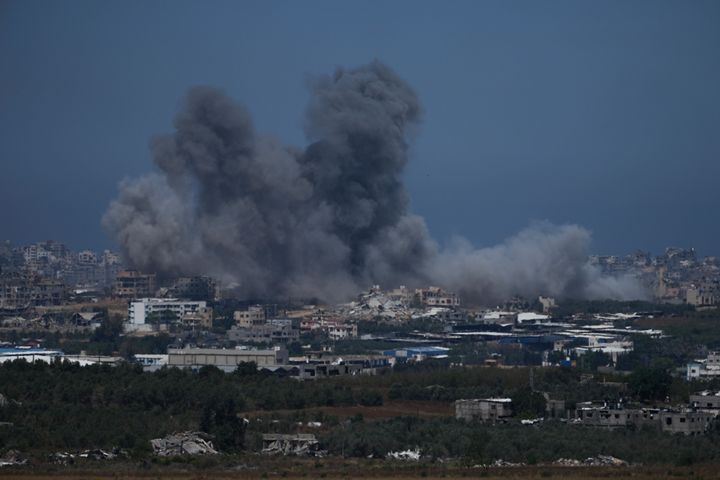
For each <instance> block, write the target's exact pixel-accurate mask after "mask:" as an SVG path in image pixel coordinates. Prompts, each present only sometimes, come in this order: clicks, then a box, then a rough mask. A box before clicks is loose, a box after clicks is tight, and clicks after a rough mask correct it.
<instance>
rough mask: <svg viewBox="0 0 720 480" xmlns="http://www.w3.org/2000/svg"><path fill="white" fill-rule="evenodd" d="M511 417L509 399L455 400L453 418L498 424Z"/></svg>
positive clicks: (510, 401) (510, 402) (510, 400)
mask: <svg viewBox="0 0 720 480" xmlns="http://www.w3.org/2000/svg"><path fill="white" fill-rule="evenodd" d="M511 416H512V399H510V398H473V399H462V400H455V418H456V419H458V420H467V421H471V420H480V421H483V422H498V421H502V420H504V419H506V418H508V417H511Z"/></svg>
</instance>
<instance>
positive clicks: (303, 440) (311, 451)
mask: <svg viewBox="0 0 720 480" xmlns="http://www.w3.org/2000/svg"><path fill="white" fill-rule="evenodd" d="M262 453H264V454H266V455H278V454H280V455H297V456H302V455H310V456H316V457H317V456H323V455H324V453H325V452H324V451H321V450H320V442H318V441H317V439H316V438H315V435H313V434H311V433H297V434H281V433H266V434H265V435H263V449H262Z"/></svg>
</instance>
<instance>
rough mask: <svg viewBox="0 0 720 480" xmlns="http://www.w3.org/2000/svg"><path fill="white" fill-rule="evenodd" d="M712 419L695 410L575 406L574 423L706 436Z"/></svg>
mask: <svg viewBox="0 0 720 480" xmlns="http://www.w3.org/2000/svg"><path fill="white" fill-rule="evenodd" d="M714 418H715V414H714V413H710V412H706V411H702V410H698V409H696V408H692V407H690V408H685V407H682V408H671V409H657V408H625V407H624V406H623V405H622V404H617V405H608V404H602V405H593V404H592V403H591V402H587V403H582V404H578V406H577V410H576V422H577V423H580V424H582V425H585V426H588V427H602V428H611V429H613V428H630V427H632V428H641V427H652V428H658V429H660V430H661V431H663V432H666V433H673V434H675V433H680V434H683V435H699V434H703V433H705V432H706V431H707V430H708V429H709V428H710V425H711V424H712V421H713V419H714Z"/></svg>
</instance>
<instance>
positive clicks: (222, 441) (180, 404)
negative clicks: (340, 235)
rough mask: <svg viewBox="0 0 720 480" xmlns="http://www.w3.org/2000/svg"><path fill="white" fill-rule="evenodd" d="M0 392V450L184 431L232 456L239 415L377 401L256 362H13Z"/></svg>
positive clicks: (239, 440)
mask: <svg viewBox="0 0 720 480" xmlns="http://www.w3.org/2000/svg"><path fill="white" fill-rule="evenodd" d="M0 389H1V391H0V393H2V394H3V395H4V396H5V397H6V398H7V399H9V402H8V404H7V405H6V406H5V407H0V422H9V423H11V424H12V426H3V427H2V428H0V451H2V450H5V449H8V448H16V449H19V450H28V449H30V450H34V449H47V450H52V449H67V448H70V449H72V448H110V447H122V448H126V449H130V450H133V451H135V452H136V453H137V454H142V453H144V452H146V451H147V449H148V448H149V444H148V441H149V440H150V439H151V438H156V437H160V436H163V435H166V434H168V433H172V432H175V431H180V430H186V429H202V430H204V431H206V432H207V433H210V434H211V435H214V436H215V437H216V440H215V441H216V445H217V446H218V447H219V448H220V449H221V450H224V451H237V450H241V449H242V448H243V438H244V437H243V426H242V419H241V417H240V416H239V414H240V413H241V412H243V411H249V410H255V409H260V410H275V409H300V408H305V407H311V406H325V405H356V404H368V403H369V404H377V403H382V397H380V399H379V400H378V397H377V395H376V394H375V395H373V394H372V392H370V393H368V392H360V391H357V392H356V391H353V389H352V388H350V386H348V385H343V384H340V383H337V382H307V383H300V382H297V381H296V380H293V379H281V378H277V377H274V376H270V375H262V374H259V373H257V370H256V368H255V366H254V365H253V364H250V365H244V366H242V368H239V369H238V371H237V372H235V373H232V374H226V373H224V372H222V371H220V370H218V369H217V368H214V367H205V368H202V369H200V370H199V371H198V372H192V371H189V370H179V369H162V370H159V371H157V372H152V373H150V372H143V371H142V369H141V368H140V367H138V366H133V365H121V366H118V367H109V366H89V367H79V366H77V365H73V364H69V363H58V364H53V365H47V364H44V363H41V362H36V363H35V364H29V363H26V362H24V361H17V362H12V363H6V364H3V365H2V366H0Z"/></svg>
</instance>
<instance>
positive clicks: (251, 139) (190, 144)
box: [103, 61, 642, 301]
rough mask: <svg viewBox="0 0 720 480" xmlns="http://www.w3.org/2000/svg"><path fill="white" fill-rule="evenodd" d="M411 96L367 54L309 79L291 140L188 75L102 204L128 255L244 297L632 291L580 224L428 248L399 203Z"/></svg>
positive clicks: (416, 221) (414, 114)
mask: <svg viewBox="0 0 720 480" xmlns="http://www.w3.org/2000/svg"><path fill="white" fill-rule="evenodd" d="M421 115H422V108H421V106H420V103H419V101H418V98H417V95H416V94H415V92H414V91H413V90H412V88H411V87H410V86H409V85H408V84H407V83H406V82H405V81H403V80H402V79H401V78H400V77H399V76H398V75H397V74H395V72H393V71H392V70H391V69H390V68H388V67H387V66H385V65H383V64H382V63H380V62H377V61H375V62H372V63H370V64H368V65H365V66H362V67H359V68H355V69H338V70H337V71H336V72H335V73H334V75H332V76H323V77H320V78H318V79H316V80H315V81H314V82H313V83H312V84H311V100H310V104H309V106H308V109H307V114H306V134H307V137H308V140H309V142H310V144H309V146H308V147H307V148H306V149H305V150H302V149H298V148H292V147H286V146H283V145H281V144H280V143H279V142H278V141H277V140H275V139H274V138H272V137H269V136H267V135H261V134H258V133H257V132H256V131H255V129H254V127H253V124H252V121H251V119H250V116H249V115H248V113H247V111H246V110H245V109H244V108H243V107H242V106H241V105H239V104H238V103H236V102H235V101H233V100H232V99H231V98H229V97H227V96H226V95H225V94H224V93H223V92H221V91H219V90H217V89H214V88H210V87H195V88H192V89H191V90H190V91H189V92H188V94H187V98H186V99H185V104H184V108H183V109H182V111H181V112H180V113H179V114H178V115H177V117H176V118H175V122H174V126H175V132H174V133H173V134H172V135H165V136H160V137H157V138H155V139H154V140H153V141H152V142H151V147H152V153H153V158H154V162H155V165H156V166H157V168H158V171H159V172H158V173H156V174H150V175H147V176H144V177H142V178H140V179H137V180H128V181H124V182H123V183H121V185H120V194H119V197H118V198H117V199H116V200H115V201H113V202H112V204H111V205H110V207H109V209H108V211H107V212H106V213H105V215H104V217H103V224H104V226H105V227H106V229H107V230H108V231H109V232H110V233H111V234H112V235H113V236H114V238H116V239H117V241H118V242H119V244H120V245H121V248H122V250H123V253H124V255H125V257H126V258H127V259H128V261H129V262H130V264H131V265H133V266H135V267H137V268H139V269H142V270H146V271H156V272H158V273H160V274H161V275H178V274H181V275H201V274H202V275H212V276H214V277H216V278H218V279H219V280H220V281H221V282H222V283H223V284H224V285H226V286H233V287H235V288H236V289H237V290H238V291H239V292H240V293H241V294H243V295H245V296H247V297H277V296H280V295H282V296H286V295H289V296H318V297H320V298H323V299H326V300H339V299H344V298H348V297H349V296H352V295H355V294H356V293H357V292H358V291H359V289H362V288H366V287H367V286H368V285H370V284H373V283H380V284H383V285H397V284H400V283H403V284H408V285H414V284H427V283H429V282H430V283H438V284H441V285H443V286H446V287H448V288H452V289H455V290H458V291H460V292H461V293H463V294H464V295H465V296H467V297H472V298H474V299H476V300H484V301H497V300H500V299H503V298H506V297H507V296H510V295H515V294H518V295H525V296H534V295H538V294H546V295H556V296H560V297H562V296H572V297H576V298H578V297H584V298H627V297H639V296H642V291H641V289H640V288H639V287H638V286H637V284H635V283H634V282H633V281H632V280H630V279H627V278H624V279H617V278H609V277H603V276H601V275H600V274H599V273H598V272H597V271H596V270H594V269H593V268H592V267H590V266H589V265H588V264H587V248H588V243H589V238H590V237H589V234H588V232H587V231H586V230H584V229H582V228H580V227H577V226H562V227H552V226H550V225H539V226H535V227H532V228H530V229H528V230H526V231H524V232H522V233H520V234H518V235H517V236H515V237H513V238H511V239H509V240H508V241H507V242H505V243H504V244H502V245H500V246H497V247H493V248H486V249H479V250H478V249H474V248H473V247H472V246H470V245H469V244H468V242H467V241H464V240H462V239H460V240H457V241H455V242H454V243H453V245H451V246H450V247H449V248H445V249H441V248H439V247H438V246H437V245H436V243H435V242H434V241H433V240H432V238H431V237H430V235H429V233H428V231H427V228H426V225H425V222H424V220H423V219H422V218H420V217H418V216H417V215H413V214H412V213H410V212H409V211H408V196H407V193H406V191H405V189H404V187H403V184H402V182H401V181H400V176H401V173H402V171H403V168H404V167H405V164H406V163H407V160H408V141H409V137H410V136H411V132H412V131H413V130H414V128H415V127H416V126H417V125H418V123H419V121H420V118H421Z"/></svg>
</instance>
